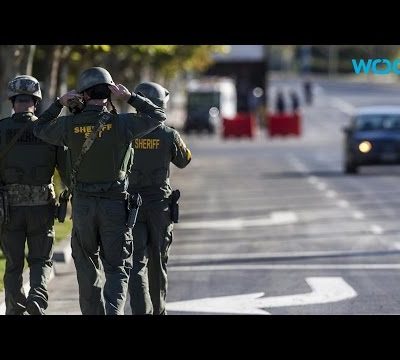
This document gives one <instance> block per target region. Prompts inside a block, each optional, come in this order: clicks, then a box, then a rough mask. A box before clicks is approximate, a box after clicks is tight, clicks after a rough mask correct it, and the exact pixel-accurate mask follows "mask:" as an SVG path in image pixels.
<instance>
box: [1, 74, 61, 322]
mask: <svg viewBox="0 0 400 360" xmlns="http://www.w3.org/2000/svg"><path fill="white" fill-rule="evenodd" d="M8 89H9V93H8V95H9V98H10V99H12V98H13V97H14V96H17V95H32V96H34V98H35V99H37V100H40V99H41V93H40V87H39V83H38V82H37V80H36V79H35V78H33V77H31V76H18V77H17V78H15V79H14V80H13V81H11V82H10V84H9V87H8ZM36 120H37V118H36V116H35V115H34V114H32V113H30V112H22V113H15V114H13V115H12V116H11V117H8V118H5V119H2V120H0V151H1V150H3V149H4V148H5V147H6V146H7V144H8V143H9V142H10V140H11V139H12V138H13V137H14V136H15V134H16V133H17V132H18V131H19V130H20V129H21V128H22V127H24V126H25V125H26V124H27V123H29V125H28V127H27V129H26V131H25V132H24V133H23V134H22V136H21V137H20V138H19V140H18V142H17V143H16V144H15V145H14V146H13V147H12V148H11V150H10V151H9V152H8V154H6V156H5V158H3V159H2V160H1V163H0V180H1V182H2V186H1V188H2V190H3V191H6V193H7V196H8V202H9V215H10V216H9V221H8V223H5V224H3V226H2V234H1V247H2V250H3V252H4V255H5V257H6V271H5V275H4V287H5V297H6V314H9V315H12V314H23V313H24V312H25V310H26V309H27V310H28V312H30V313H32V312H33V313H35V314H36V313H42V312H43V311H44V310H45V309H46V308H47V302H48V292H47V282H48V280H49V276H50V273H51V271H52V265H53V263H52V260H51V257H52V250H53V241H54V228H53V224H54V204H55V193H54V187H53V184H52V176H53V173H54V169H55V168H56V167H57V168H58V169H59V171H60V172H61V173H62V174H63V175H64V174H65V169H64V168H63V167H62V166H61V164H65V152H64V148H60V147H58V146H54V145H49V144H47V143H45V142H43V141H41V140H39V139H38V138H36V137H35V136H34V135H33V131H32V128H33V124H34V123H35V122H36ZM26 242H27V245H28V253H27V260H28V265H29V268H30V291H29V294H28V297H26V296H25V293H24V290H23V287H22V272H23V268H24V260H25V243H26ZM30 308H33V311H30V310H29V309H30Z"/></svg>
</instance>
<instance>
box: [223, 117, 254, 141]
mask: <svg viewBox="0 0 400 360" xmlns="http://www.w3.org/2000/svg"><path fill="white" fill-rule="evenodd" d="M222 127H223V131H222V136H223V137H224V138H227V137H230V136H234V137H241V136H247V137H250V138H252V137H253V136H254V134H255V130H256V121H255V119H254V117H253V116H252V114H250V113H238V114H237V115H236V116H235V117H234V118H232V119H228V118H223V119H222Z"/></svg>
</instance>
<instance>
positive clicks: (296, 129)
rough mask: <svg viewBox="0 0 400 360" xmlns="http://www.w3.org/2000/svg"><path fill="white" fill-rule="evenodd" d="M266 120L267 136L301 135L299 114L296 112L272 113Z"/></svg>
mask: <svg viewBox="0 0 400 360" xmlns="http://www.w3.org/2000/svg"><path fill="white" fill-rule="evenodd" d="M266 121H267V128H268V134H269V136H275V135H296V136H300V135H301V116H300V114H298V113H293V114H287V113H283V114H272V115H269V117H268V118H267V120H266Z"/></svg>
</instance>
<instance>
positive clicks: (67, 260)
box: [0, 236, 80, 315]
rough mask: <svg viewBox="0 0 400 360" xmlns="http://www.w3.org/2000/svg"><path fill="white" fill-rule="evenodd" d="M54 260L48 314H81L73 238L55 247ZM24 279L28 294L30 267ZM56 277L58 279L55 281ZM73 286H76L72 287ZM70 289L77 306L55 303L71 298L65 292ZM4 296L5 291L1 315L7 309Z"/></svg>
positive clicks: (0, 295) (1, 300) (0, 306)
mask: <svg viewBox="0 0 400 360" xmlns="http://www.w3.org/2000/svg"><path fill="white" fill-rule="evenodd" d="M53 260H54V266H53V272H52V274H51V276H50V280H49V287H48V289H49V308H48V310H46V314H51V313H52V314H73V313H75V311H76V313H77V314H80V310H79V303H78V284H77V280H76V272H75V266H74V262H73V261H72V257H71V240H70V237H69V236H68V237H67V238H66V239H65V240H63V241H61V242H60V243H59V244H57V245H56V246H55V247H54V254H53ZM23 279H24V280H23V284H24V290H25V293H26V294H27V293H28V292H29V268H27V269H26V270H25V271H24V273H23ZM54 279H56V280H55V281H54ZM71 286H72V287H73V286H75V287H74V288H71V289H70V287H71ZM69 290H70V294H75V297H76V301H75V303H76V306H72V307H71V309H70V307H69V306H63V305H61V306H60V305H59V301H54V304H53V300H58V299H59V300H62V299H64V298H65V299H69V298H66V297H65V292H68V291H69ZM4 296H5V294H4V291H2V292H0V315H4V314H5V310H6V306H5V302H4ZM74 305H75V304H74ZM53 308H54V309H53ZM60 309H62V310H60Z"/></svg>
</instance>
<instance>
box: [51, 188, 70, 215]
mask: <svg viewBox="0 0 400 360" xmlns="http://www.w3.org/2000/svg"><path fill="white" fill-rule="evenodd" d="M69 197H70V192H69V190H68V189H65V190H64V191H63V192H62V193H61V194H60V196H59V197H58V203H59V204H58V205H56V211H55V216H54V217H55V218H56V219H57V220H58V222H60V223H63V222H64V221H65V217H66V216H67V206H68V201H69Z"/></svg>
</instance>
